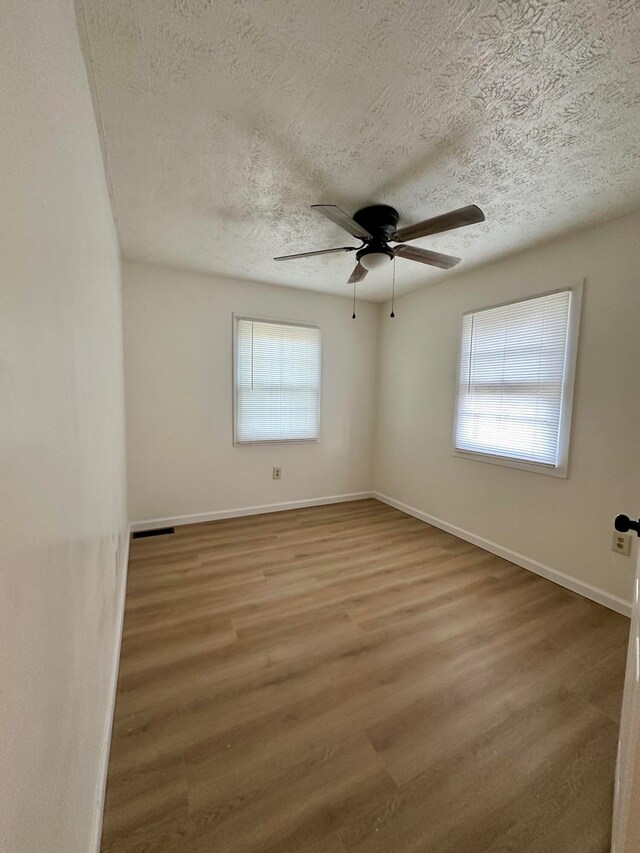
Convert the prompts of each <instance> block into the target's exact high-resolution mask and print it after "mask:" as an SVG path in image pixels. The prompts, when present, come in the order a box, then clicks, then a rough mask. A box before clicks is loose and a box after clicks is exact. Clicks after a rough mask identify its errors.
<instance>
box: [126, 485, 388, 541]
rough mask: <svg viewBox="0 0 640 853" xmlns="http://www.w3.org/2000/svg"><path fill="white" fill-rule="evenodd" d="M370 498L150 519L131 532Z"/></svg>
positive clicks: (355, 496)
mask: <svg viewBox="0 0 640 853" xmlns="http://www.w3.org/2000/svg"><path fill="white" fill-rule="evenodd" d="M371 497H374V494H373V492H354V493H353V494H351V495H331V496H330V497H326V498H309V499H308V500H303V501H285V502H284V503H277V504H260V506H245V507H239V508H238V509H221V510H215V511H214V512H198V513H195V514H194V515H177V516H174V517H173V518H151V519H147V520H146V521H134V522H132V524H131V532H132V533H136V532H137V531H139V530H154V529H155V528H157V527H178V526H179V525H181V524H198V523H199V522H201V521H219V520H220V519H223V518H239V517H240V516H243V515H261V514H262V513H265V512H284V511H285V510H288V509H303V508H304V507H306V506H324V505H325V504H339V503H345V502H346V501H362V500H365V499H366V498H371Z"/></svg>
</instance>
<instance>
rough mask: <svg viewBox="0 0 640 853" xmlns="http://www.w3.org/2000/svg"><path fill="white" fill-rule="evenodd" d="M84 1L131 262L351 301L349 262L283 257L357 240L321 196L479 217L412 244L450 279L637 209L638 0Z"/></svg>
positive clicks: (406, 269) (417, 277)
mask: <svg viewBox="0 0 640 853" xmlns="http://www.w3.org/2000/svg"><path fill="white" fill-rule="evenodd" d="M82 5H83V7H84V22H81V23H83V24H84V26H86V34H85V49H86V50H87V53H88V60H89V63H88V64H89V67H90V69H91V71H92V73H93V75H94V78H95V79H94V85H95V92H96V102H97V105H98V111H99V125H100V127H101V132H102V134H103V140H104V145H105V149H106V155H107V160H108V168H109V172H110V179H111V181H112V191H113V196H114V204H115V214H116V218H117V225H118V230H119V236H120V242H121V246H122V251H123V254H124V256H125V257H129V258H136V259H141V260H147V261H152V262H156V263H161V264H170V265H173V266H181V267H187V268H191V269H198V270H203V271H208V272H214V273H220V274H223V275H227V276H234V277H240V278H247V279H253V280H259V281H265V282H273V283H276V284H286V285H292V286H296V287H302V288H312V289H315V290H321V291H324V292H328V293H339V294H348V293H349V291H350V289H349V287H348V286H347V285H346V280H347V278H348V276H349V274H350V272H351V270H352V268H353V256H352V255H347V254H339V255H331V256H326V257H322V258H313V259H309V260H298V261H290V262H287V263H275V262H274V261H272V260H271V258H272V257H273V256H274V255H278V254H286V253H291V252H299V251H310V250H312V249H320V248H326V247H330V246H340V245H349V244H351V245H357V241H353V240H352V239H350V238H349V236H348V235H347V234H346V233H345V232H343V231H341V230H340V229H339V228H338V227H337V226H336V225H333V224H332V223H331V222H329V221H326V220H324V219H323V218H322V217H321V216H319V215H318V214H317V213H314V212H313V211H311V210H310V209H309V205H311V204H314V203H334V204H338V205H340V206H341V207H343V209H344V210H346V211H347V212H348V213H349V214H352V213H353V212H354V211H355V210H356V209H357V208H359V207H361V206H363V205H365V204H368V203H373V202H382V203H387V204H392V205H393V206H395V207H397V209H398V210H399V211H400V215H401V225H402V224H408V223H411V222H415V221H418V220H420V219H424V218H426V217H429V216H432V215H435V214H438V213H442V212H444V211H447V210H450V209H452V208H456V207H460V206H462V205H466V204H470V203H475V204H478V205H480V206H481V207H482V208H483V209H484V211H485V214H486V218H487V221H486V222H485V223H482V224H480V225H473V226H470V227H468V228H466V229H462V230H459V231H453V232H451V233H449V234H445V235H438V236H434V237H428V238H423V239H421V240H418V241H416V242H415V245H419V246H423V247H425V248H433V249H436V250H438V251H442V252H448V253H451V254H457V255H460V256H462V258H463V263H462V264H460V265H459V266H458V267H457V268H456V269H457V270H458V271H462V270H464V269H468V268H469V267H470V266H472V265H476V264H478V263H481V262H485V261H487V260H489V259H494V258H497V257H499V256H501V255H504V254H506V253H509V252H512V251H514V250H516V249H518V248H521V247H523V246H526V245H531V244H532V243H535V242H538V241H539V240H543V239H546V238H549V237H551V236H553V235H554V234H557V233H561V232H563V231H565V230H568V229H575V228H577V227H580V226H582V225H586V224H588V223H591V222H595V221H598V220H602V219H607V218H611V217H612V216H615V215H617V214H618V213H622V212H624V211H627V210H629V209H631V208H633V207H637V206H640V146H639V139H640V54H639V51H638V45H639V44H640V3H638V2H636V0H564V2H563V1H562V0H556V2H550V0H527V2H524V0H449V2H444V0H427V2H425V0H352V2H341V0H308V2H304V0H82ZM390 266H391V265H389V267H386V268H385V269H384V270H380V271H375V272H372V273H370V274H369V276H368V277H367V279H366V281H364V282H363V283H362V285H360V286H359V288H360V292H361V295H362V296H364V297H365V298H369V299H381V298H383V297H385V296H387V295H388V294H389V290H390V284H391V281H390V275H391V269H390ZM453 275H454V273H452V272H449V273H447V272H442V271H440V270H436V269H431V268H429V267H425V266H423V265H421V264H416V263H413V262H411V261H408V260H402V259H398V262H397V289H398V290H400V291H402V290H410V289H413V288H416V287H419V286H421V285H423V284H428V283H430V282H433V281H436V280H438V279H440V278H443V277H445V276H449V277H451V276H453Z"/></svg>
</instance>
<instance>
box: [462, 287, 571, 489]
mask: <svg viewBox="0 0 640 853" xmlns="http://www.w3.org/2000/svg"><path fill="white" fill-rule="evenodd" d="M583 289H584V280H582V281H579V282H577V283H576V284H573V285H570V286H568V287H556V288H555V289H554V290H545V291H544V292H542V293H532V294H530V295H528V296H519V297H518V298H516V299H509V300H506V301H505V302H498V303H495V304H493V305H483V306H481V307H479V308H474V309H472V310H470V311H465V312H463V314H462V315H461V317H460V326H459V334H458V358H457V362H456V377H455V393H454V412H453V455H454V456H457V457H458V458H460V459H468V460H472V461H473V460H475V461H476V462H488V463H489V464H491V465H500V466H501V467H503V468H517V469H519V470H521V471H531V472H532V473H534V474H546V475H547V476H550V477H560V478H562V479H566V478H567V477H568V474H569V445H570V443H571V420H572V416H573V402H574V391H575V378H576V366H577V362H578V338H579V337H580V318H581V314H582V293H583ZM567 291H569V292H570V293H571V302H570V306H569V321H568V324H567V355H566V361H565V375H564V389H563V395H562V406H561V409H560V430H559V433H558V464H557V465H548V464H546V463H544V462H524V461H522V460H519V459H514V458H512V457H510V456H498V455H495V456H494V455H491V454H488V453H480V452H478V451H475V450H462V449H459V448H458V447H456V432H457V426H458V396H459V393H458V392H459V384H460V367H461V364H460V359H461V356H462V335H463V329H464V318H465V317H466V316H468V315H469V314H478V313H480V312H482V311H490V310H492V309H494V308H503V307H504V306H506V305H515V304H516V303H518V302H529V301H530V300H532V299H540V298H541V297H543V296H551V295H552V294H554V293H566V292H567Z"/></svg>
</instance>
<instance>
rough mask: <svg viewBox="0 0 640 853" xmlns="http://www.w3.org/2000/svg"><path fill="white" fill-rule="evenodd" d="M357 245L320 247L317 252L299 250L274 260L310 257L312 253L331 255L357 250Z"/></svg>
mask: <svg viewBox="0 0 640 853" xmlns="http://www.w3.org/2000/svg"><path fill="white" fill-rule="evenodd" d="M355 251H356V246H338V248H337V249H318V251H317V252H298V254H297V255H280V257H278V258H274V259H273V260H274V261H290V260H292V259H293V258H310V257H311V256H312V255H330V254H331V253H332V252H355Z"/></svg>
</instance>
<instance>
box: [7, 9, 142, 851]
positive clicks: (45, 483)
mask: <svg viewBox="0 0 640 853" xmlns="http://www.w3.org/2000/svg"><path fill="white" fill-rule="evenodd" d="M0 115H1V116H2V120H1V121H0V185H1V186H2V192H1V193H0V364H1V367H0V399H1V403H0V408H1V414H0V458H1V461H0V466H1V470H2V475H1V478H0V574H1V576H2V592H1V594H0V741H1V743H0V755H1V756H2V759H1V761H0V850H2V851H3V853H45V851H46V853H87V851H89V850H90V848H91V845H92V843H93V841H94V840H95V839H94V833H95V829H96V826H97V817H98V812H99V809H98V800H99V798H100V796H101V785H102V776H101V771H102V762H103V758H104V750H105V724H106V719H107V716H108V704H109V690H110V681H111V677H112V672H113V663H114V650H115V647H116V635H117V629H118V624H117V622H118V620H117V613H116V610H117V602H118V601H119V593H120V587H121V585H122V581H123V576H124V570H123V565H122V561H123V555H124V551H125V550H126V549H125V542H126V538H125V535H126V509H125V479H124V417H123V402H124V396H123V367H122V322H121V314H122V311H121V294H120V269H119V265H120V261H119V250H118V246H117V243H116V238H115V231H114V227H113V221H112V216H111V210H110V205H109V198H108V193H107V187H106V183H105V177H104V169H103V163H102V157H101V153H100V145H99V140H98V135H97V131H96V126H95V120H94V115H93V110H92V104H91V97H90V93H89V87H88V83H87V78H86V73H85V68H84V65H83V61H82V56H81V53H80V48H79V43H78V36H77V29H76V20H75V16H74V9H73V4H72V3H71V2H67V0H50V2H47V3H39V2H36V0H6V2H4V3H3V5H2V50H1V51H0ZM116 550H118V552H119V561H120V563H121V565H119V566H117V565H116Z"/></svg>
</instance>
